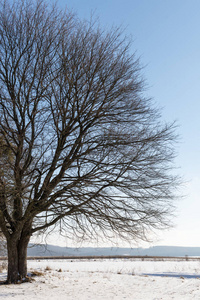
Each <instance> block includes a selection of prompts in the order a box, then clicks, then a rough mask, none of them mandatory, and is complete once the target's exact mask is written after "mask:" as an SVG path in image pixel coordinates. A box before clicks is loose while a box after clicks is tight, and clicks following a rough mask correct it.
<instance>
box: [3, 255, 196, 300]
mask: <svg viewBox="0 0 200 300" xmlns="http://www.w3.org/2000/svg"><path fill="white" fill-rule="evenodd" d="M1 263H2V262H0V264H1ZM28 270H29V272H33V271H38V272H41V273H42V276H39V277H34V281H33V282H31V283H30V282H29V283H23V284H17V285H8V286H5V285H1V286H0V299H2V300H4V299H5V300H11V299H12V300H19V299H20V300H33V299H37V300H40V299H41V300H42V299H48V300H65V299H66V300H89V299H90V300H97V299H98V300H100V299H101V300H111V299H116V300H123V299H129V300H161V299H162V300H170V299H176V300H179V299H180V300H184V299H187V300H191V299H198V300H199V299H200V261H139V260H138V261H135V260H128V259H123V260H122V259H121V260H120V259H116V260H114V259H113V260H96V261H95V260H92V261H88V260H78V261H77V260H74V261H70V260H35V261H34V260H32V261H28ZM5 278H6V271H3V273H0V280H3V279H5Z"/></svg>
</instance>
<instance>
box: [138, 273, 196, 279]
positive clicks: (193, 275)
mask: <svg viewBox="0 0 200 300" xmlns="http://www.w3.org/2000/svg"><path fill="white" fill-rule="evenodd" d="M142 275H143V276H155V277H173V278H181V279H184V278H185V279H200V274H181V273H173V272H172V273H171V272H164V273H143V274H142Z"/></svg>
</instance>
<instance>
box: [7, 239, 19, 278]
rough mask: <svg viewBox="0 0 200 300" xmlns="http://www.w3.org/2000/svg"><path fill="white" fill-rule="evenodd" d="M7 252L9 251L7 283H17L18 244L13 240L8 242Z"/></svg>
mask: <svg viewBox="0 0 200 300" xmlns="http://www.w3.org/2000/svg"><path fill="white" fill-rule="evenodd" d="M7 250H8V275H7V283H17V281H18V279H19V276H18V250H17V242H16V241H15V240H12V239H11V240H9V241H7Z"/></svg>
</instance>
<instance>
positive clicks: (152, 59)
mask: <svg viewBox="0 0 200 300" xmlns="http://www.w3.org/2000/svg"><path fill="white" fill-rule="evenodd" d="M57 3H58V5H59V7H63V8H65V7H66V6H67V7H68V8H69V9H70V10H71V9H72V10H73V11H74V12H76V13H77V14H78V16H79V17H80V18H85V19H89V18H90V16H91V13H93V14H94V16H95V17H98V18H99V22H100V24H101V25H102V26H104V27H106V28H108V29H109V28H111V26H112V25H114V26H119V25H121V26H122V27H123V28H125V33H126V34H127V35H131V36H132V39H133V41H134V42H133V45H132V51H133V52H135V51H136V53H137V55H138V56H139V57H141V63H142V65H143V66H145V68H144V70H143V73H144V76H145V79H146V81H147V83H148V86H149V88H148V91H147V95H148V96H151V97H152V98H153V99H154V100H155V102H156V103H157V104H158V106H160V107H162V108H163V110H162V114H163V120H166V121H172V120H177V123H178V124H179V128H178V130H177V132H178V134H179V135H180V144H179V147H178V149H177V150H178V156H177V159H176V164H177V166H178V167H180V169H179V173H180V174H181V175H182V176H183V178H184V180H185V181H186V184H185V187H184V188H183V189H182V192H183V193H184V194H185V197H184V199H183V200H180V201H179V202H178V203H177V216H176V218H174V223H175V225H176V226H175V228H174V229H172V230H170V231H168V232H166V231H165V232H161V233H160V234H159V236H158V240H157V241H155V242H154V243H152V244H150V245H149V244H145V246H147V247H148V246H153V245H179V246H200V117H199V115H200V0H167V1H164V0H101V1H99V0H58V1H57ZM143 246H144V244H143Z"/></svg>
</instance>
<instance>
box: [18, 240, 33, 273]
mask: <svg viewBox="0 0 200 300" xmlns="http://www.w3.org/2000/svg"><path fill="white" fill-rule="evenodd" d="M29 240H30V237H29V236H25V237H23V238H21V239H20V241H19V243H18V272H19V276H20V278H21V279H22V278H25V277H26V276H27V247H28V243H29Z"/></svg>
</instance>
